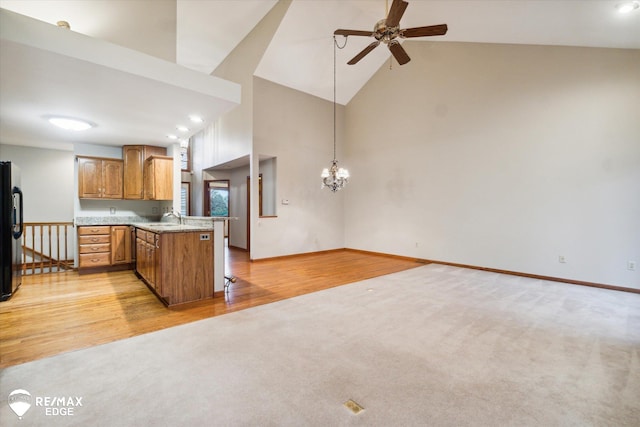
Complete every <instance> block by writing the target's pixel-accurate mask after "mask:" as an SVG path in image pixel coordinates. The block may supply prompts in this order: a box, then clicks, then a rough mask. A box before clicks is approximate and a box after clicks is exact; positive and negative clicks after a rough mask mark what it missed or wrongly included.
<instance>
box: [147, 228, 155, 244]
mask: <svg viewBox="0 0 640 427" xmlns="http://www.w3.org/2000/svg"><path fill="white" fill-rule="evenodd" d="M147 242H149V243H151V244H152V245H154V246H155V244H156V233H150V232H148V231H147Z"/></svg>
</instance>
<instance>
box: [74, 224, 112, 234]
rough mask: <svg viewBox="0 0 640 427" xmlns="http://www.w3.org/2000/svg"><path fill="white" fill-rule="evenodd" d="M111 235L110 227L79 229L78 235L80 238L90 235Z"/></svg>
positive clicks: (98, 226)
mask: <svg viewBox="0 0 640 427" xmlns="http://www.w3.org/2000/svg"><path fill="white" fill-rule="evenodd" d="M109 233H111V227H110V226H108V225H96V226H85V227H78V234H79V235H80V236H86V235H90V234H109Z"/></svg>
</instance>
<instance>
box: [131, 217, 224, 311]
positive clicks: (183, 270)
mask: <svg viewBox="0 0 640 427" xmlns="http://www.w3.org/2000/svg"><path fill="white" fill-rule="evenodd" d="M135 246H136V271H137V272H138V274H139V275H140V277H142V279H143V280H144V281H145V282H146V283H147V286H149V288H151V289H152V290H153V291H154V292H155V293H156V295H158V297H160V299H161V300H162V301H163V302H164V303H165V304H167V305H175V304H182V303H186V302H192V301H198V300H201V299H206V298H212V297H213V232H212V231H208V230H204V231H197V232H170V233H154V232H152V231H148V230H141V229H139V228H138V229H136V244H135Z"/></svg>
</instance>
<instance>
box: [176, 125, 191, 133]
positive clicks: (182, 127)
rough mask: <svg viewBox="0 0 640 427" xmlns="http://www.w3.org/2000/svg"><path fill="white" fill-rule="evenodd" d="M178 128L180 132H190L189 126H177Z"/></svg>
mask: <svg viewBox="0 0 640 427" xmlns="http://www.w3.org/2000/svg"><path fill="white" fill-rule="evenodd" d="M176 129H178V130H179V131H180V132H189V128H188V127H186V126H176Z"/></svg>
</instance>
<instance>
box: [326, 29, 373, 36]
mask: <svg viewBox="0 0 640 427" xmlns="http://www.w3.org/2000/svg"><path fill="white" fill-rule="evenodd" d="M333 34H334V35H336V36H368V37H370V36H373V32H372V31H361V30H335V31H334V32H333Z"/></svg>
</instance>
